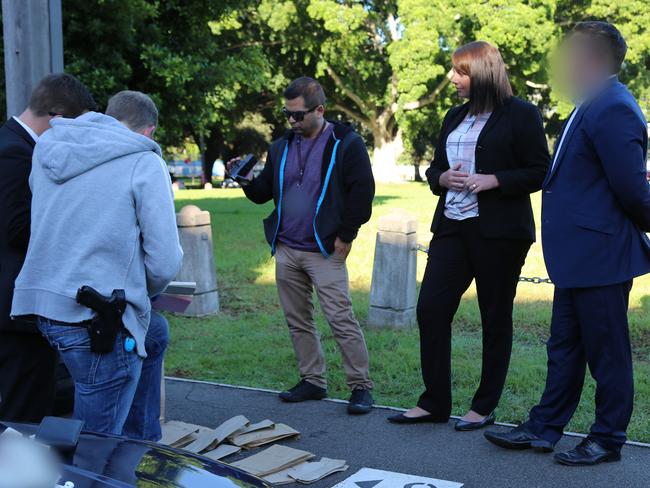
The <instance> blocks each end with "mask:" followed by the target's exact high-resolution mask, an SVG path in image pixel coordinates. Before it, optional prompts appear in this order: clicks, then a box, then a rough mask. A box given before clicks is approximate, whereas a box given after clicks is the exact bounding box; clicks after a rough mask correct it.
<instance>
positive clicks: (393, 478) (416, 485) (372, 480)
mask: <svg viewBox="0 0 650 488" xmlns="http://www.w3.org/2000/svg"><path fill="white" fill-rule="evenodd" d="M462 486H463V484H462V483H456V482H455V481H445V480H436V479H433V478H423V477H422V476H413V475H410V474H403V473H393V472H391V471H382V470H380V469H370V468H363V469H361V470H360V471H357V472H356V473H355V474H353V475H352V476H350V477H349V478H348V479H346V480H344V481H341V482H340V483H339V484H338V485H336V486H333V487H332V488H461V487H462Z"/></svg>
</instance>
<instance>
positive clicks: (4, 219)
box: [0, 118, 34, 330]
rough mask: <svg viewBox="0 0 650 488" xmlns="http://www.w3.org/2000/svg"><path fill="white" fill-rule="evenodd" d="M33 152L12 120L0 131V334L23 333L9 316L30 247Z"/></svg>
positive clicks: (22, 131) (21, 325)
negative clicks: (16, 286)
mask: <svg viewBox="0 0 650 488" xmlns="http://www.w3.org/2000/svg"><path fill="white" fill-rule="evenodd" d="M33 152H34V140H33V139H32V137H31V136H30V135H29V134H28V133H27V131H26V130H25V129H23V128H22V126H21V125H20V124H19V123H18V122H16V121H15V120H14V119H13V118H12V119H9V120H8V121H7V122H6V123H5V124H4V125H3V126H2V127H0V182H2V184H1V185H0V330H25V326H24V325H23V324H20V325H18V324H16V323H14V322H12V320H11V317H10V313H11V300H12V298H13V292H14V282H15V281H16V277H17V276H18V273H20V269H21V268H22V266H23V262H24V261H25V254H26V253H27V244H28V243H29V226H30V209H31V196H32V194H31V192H30V190H29V174H30V172H31V169H32V153H33Z"/></svg>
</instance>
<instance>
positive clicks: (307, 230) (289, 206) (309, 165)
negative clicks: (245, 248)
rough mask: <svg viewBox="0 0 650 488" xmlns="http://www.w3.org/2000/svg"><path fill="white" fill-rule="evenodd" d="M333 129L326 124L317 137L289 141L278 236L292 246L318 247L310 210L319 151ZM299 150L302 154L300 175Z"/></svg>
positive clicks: (316, 185) (318, 169) (315, 194)
mask: <svg viewBox="0 0 650 488" xmlns="http://www.w3.org/2000/svg"><path fill="white" fill-rule="evenodd" d="M333 130H334V126H333V125H332V124H328V125H327V127H326V128H325V130H324V131H323V133H322V134H321V135H320V137H318V138H317V139H304V138H303V137H301V136H295V137H294V138H293V140H292V141H291V144H290V145H289V151H288V153H287V161H286V163H285V167H284V190H283V197H282V217H281V222H280V231H279V233H278V240H279V241H280V242H281V243H283V244H284V245H286V246H289V247H290V248H292V249H297V250H299V251H310V252H318V251H320V250H319V248H318V244H317V243H316V237H315V236H314V213H315V212H316V202H317V201H318V197H319V196H320V191H321V172H322V169H323V152H324V151H325V146H326V145H327V141H328V140H329V138H330V137H332V132H333ZM312 146H313V149H311V148H312ZM299 150H300V152H301V154H302V158H303V160H302V162H303V165H302V168H304V172H303V174H302V178H301V176H300V172H301V165H300V160H299V158H298V151H299ZM308 154H309V157H307V155H308Z"/></svg>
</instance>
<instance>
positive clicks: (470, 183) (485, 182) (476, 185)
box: [465, 174, 499, 195]
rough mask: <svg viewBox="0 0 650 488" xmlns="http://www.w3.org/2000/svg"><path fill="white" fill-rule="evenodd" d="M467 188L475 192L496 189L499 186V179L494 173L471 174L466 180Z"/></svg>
mask: <svg viewBox="0 0 650 488" xmlns="http://www.w3.org/2000/svg"><path fill="white" fill-rule="evenodd" d="M465 188H467V189H468V190H469V191H471V192H472V193H474V194H475V195H476V194H477V193H480V192H482V191H488V190H494V189H495V188H499V180H498V179H497V177H496V176H494V175H479V174H475V175H471V176H468V177H467V179H466V180H465Z"/></svg>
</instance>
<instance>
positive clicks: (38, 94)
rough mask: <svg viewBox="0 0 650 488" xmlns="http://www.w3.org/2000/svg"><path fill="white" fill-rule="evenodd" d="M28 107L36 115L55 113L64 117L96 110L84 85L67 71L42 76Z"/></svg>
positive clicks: (43, 115) (93, 101)
mask: <svg viewBox="0 0 650 488" xmlns="http://www.w3.org/2000/svg"><path fill="white" fill-rule="evenodd" d="M29 109H30V110H31V111H32V112H34V114H35V115H36V116H37V117H45V116H46V115H51V114H57V115H61V116H63V117H66V118H71V119H72V118H75V117H79V116H80V115H81V114H83V113H85V112H89V111H92V110H97V104H96V103H95V99H94V98H93V95H92V93H90V90H89V89H88V87H87V86H86V85H84V84H83V83H82V82H81V81H79V80H78V79H77V78H75V77H74V76H72V75H70V74H67V73H57V74H53V75H48V76H46V77H45V78H43V79H42V80H41V81H40V82H39V83H38V85H36V88H34V91H32V95H31V97H30V99H29Z"/></svg>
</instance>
